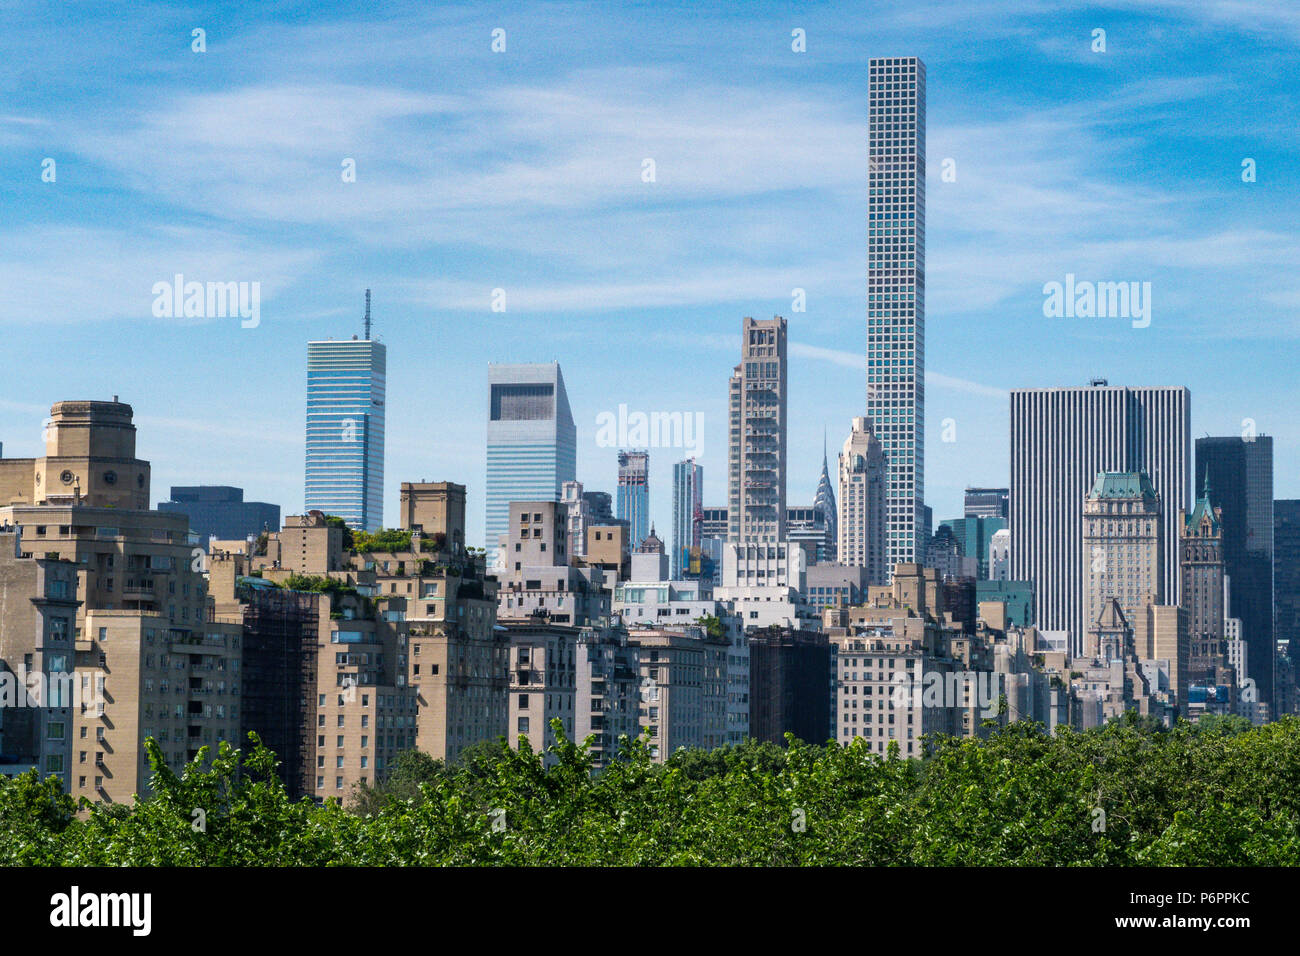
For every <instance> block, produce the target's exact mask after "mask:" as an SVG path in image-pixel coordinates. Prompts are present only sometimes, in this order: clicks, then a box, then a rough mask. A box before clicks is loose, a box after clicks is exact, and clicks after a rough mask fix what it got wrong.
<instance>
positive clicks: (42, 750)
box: [0, 530, 79, 792]
mask: <svg viewBox="0 0 1300 956" xmlns="http://www.w3.org/2000/svg"><path fill="white" fill-rule="evenodd" d="M78 604H79V602H78V600H77V566H76V565H75V564H74V563H73V562H71V561H65V560H51V559H46V558H37V557H31V556H26V557H24V556H23V545H22V537H21V535H19V534H18V533H17V532H15V531H12V530H8V531H0V755H3V757H0V765H2V766H3V768H4V769H3V771H0V772H3V773H4V774H6V775H10V776H12V775H13V774H14V773H22V772H25V771H27V770H30V769H32V768H36V769H37V770H39V771H40V772H41V773H42V774H43V775H45V776H53V777H57V778H59V779H60V781H61V782H62V784H63V788H64V791H65V792H66V791H67V789H68V786H69V779H68V775H69V768H70V764H71V761H70V760H69V750H70V743H71V740H72V736H73V735H72V714H73V709H72V708H73V707H74V706H75V705H76V702H77V701H76V695H75V693H74V692H75V689H76V683H75V674H74V672H73V666H74V661H73V633H74V628H75V624H76V618H77V607H78Z"/></svg>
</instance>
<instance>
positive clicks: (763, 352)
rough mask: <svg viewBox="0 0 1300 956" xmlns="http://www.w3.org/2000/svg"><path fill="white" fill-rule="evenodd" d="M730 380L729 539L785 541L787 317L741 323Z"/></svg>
mask: <svg viewBox="0 0 1300 956" xmlns="http://www.w3.org/2000/svg"><path fill="white" fill-rule="evenodd" d="M741 343H742V344H741V352H740V356H741V361H740V364H739V365H737V366H736V367H735V369H733V370H732V373H731V383H730V392H729V396H730V409H729V415H730V425H731V428H730V436H729V439H728V461H727V488H728V501H727V511H728V525H729V527H728V531H727V538H728V540H731V541H742V542H757V541H771V542H775V541H783V540H785V519H786V513H785V454H786V449H785V439H786V331H785V319H783V318H781V316H779V315H778V316H774V317H773V318H771V319H751V318H749V317H748V316H746V317H745V320H744V321H743V322H742V323H741Z"/></svg>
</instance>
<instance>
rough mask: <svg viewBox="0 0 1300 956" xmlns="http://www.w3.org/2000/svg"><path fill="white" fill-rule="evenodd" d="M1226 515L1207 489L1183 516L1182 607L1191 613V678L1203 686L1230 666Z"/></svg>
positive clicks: (1180, 520)
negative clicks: (1225, 624)
mask: <svg viewBox="0 0 1300 956" xmlns="http://www.w3.org/2000/svg"><path fill="white" fill-rule="evenodd" d="M1221 516H1222V511H1221V510H1220V509H1218V508H1216V507H1214V506H1213V505H1212V504H1211V503H1210V489H1209V488H1203V490H1202V492H1201V496H1200V497H1199V498H1197V499H1196V506H1195V507H1194V508H1193V509H1192V511H1191V513H1190V514H1188V513H1185V512H1180V513H1179V516H1178V517H1179V523H1180V524H1181V526H1182V542H1181V550H1180V552H1179V562H1180V565H1181V569H1182V602H1181V603H1182V606H1183V608H1184V609H1185V610H1186V611H1187V630H1188V639H1189V642H1190V645H1189V649H1188V670H1189V674H1188V677H1189V679H1190V680H1191V681H1192V682H1194V683H1204V682H1205V681H1206V680H1207V679H1211V678H1213V677H1214V676H1215V671H1216V669H1217V668H1219V667H1222V666H1223V665H1224V664H1225V663H1226V660H1227V658H1226V648H1225V646H1224V636H1223V622H1224V619H1225V617H1226V615H1225V613H1224V611H1225V607H1224V597H1225V587H1224V583H1225V582H1224V573H1223V523H1222V520H1221Z"/></svg>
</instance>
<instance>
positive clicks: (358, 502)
mask: <svg viewBox="0 0 1300 956" xmlns="http://www.w3.org/2000/svg"><path fill="white" fill-rule="evenodd" d="M387 370H388V353H387V350H386V349H385V348H384V346H383V344H382V343H380V342H373V341H370V340H369V339H355V338H354V339H352V340H351V341H347V340H344V341H340V342H335V341H327V342H308V343H307V485H306V505H307V510H308V511H312V510H320V511H323V512H325V513H326V514H330V515H337V516H339V517H340V518H342V519H343V520H344V521H346V522H347V524H348V527H350V528H353V529H356V530H360V531H375V530H378V529H379V528H382V527H383V524H384V401H385V377H386V375H387Z"/></svg>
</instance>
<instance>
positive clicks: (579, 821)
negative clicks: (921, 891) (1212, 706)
mask: <svg viewBox="0 0 1300 956" xmlns="http://www.w3.org/2000/svg"><path fill="white" fill-rule="evenodd" d="M552 726H553V729H554V732H555V737H556V740H557V743H556V744H555V745H554V746H553V747H552V748H550V749H549V750H547V751H546V752H545V753H534V752H533V751H532V750H531V749H530V748H529V747H528V744H527V740H526V739H521V742H520V746H519V749H517V750H516V749H511V748H509V747H507V746H505V745H504V742H497V743H494V744H484V745H480V746H478V747H475V748H471V750H470V751H468V752H466V753H464V754H462V755H461V756H460V758H459V759H457V760H456V761H455V763H454V764H452V765H450V766H449V765H445V764H443V763H442V762H441V761H437V760H433V759H432V758H430V757H428V756H427V755H423V754H418V753H414V752H411V753H407V754H403V755H402V756H401V757H400V758H399V759H398V760H397V761H396V763H395V765H394V766H393V767H392V768H391V771H390V774H389V776H388V779H387V780H386V781H385V782H384V783H382V784H380V785H379V786H377V787H375V788H373V789H370V790H363V791H361V792H359V793H358V795H357V799H356V800H355V802H354V804H353V806H352V807H350V808H345V807H343V806H342V805H341V804H340V803H339V802H338V801H330V802H328V803H326V804H324V805H321V806H318V805H315V804H313V803H311V802H310V801H302V802H297V803H294V802H291V801H290V800H289V799H288V797H287V795H286V793H285V790H284V787H283V786H282V785H281V784H280V782H279V780H278V778H277V777H276V776H275V773H274V772H273V771H274V763H275V758H274V756H273V755H272V754H270V752H269V751H267V750H266V749H265V748H264V747H263V746H262V745H261V743H260V741H258V740H257V738H256V737H255V736H252V735H250V736H251V739H252V749H251V752H250V753H249V754H248V755H247V756H246V757H245V756H243V755H242V754H241V752H240V751H237V750H233V749H232V748H231V747H230V746H229V745H228V744H224V743H223V744H222V745H221V747H220V749H219V751H218V754H217V756H216V758H215V759H213V761H212V763H211V766H210V767H206V766H205V763H206V760H207V757H208V748H204V749H203V751H202V752H201V753H200V755H199V757H198V758H197V759H196V760H195V761H194V762H193V763H192V764H190V765H189V766H187V767H186V768H185V769H184V770H183V771H182V772H181V773H180V774H174V773H172V772H171V771H170V770H168V769H167V768H166V767H165V766H164V765H163V764H162V762H161V755H160V753H159V751H158V748H157V746H156V745H155V744H154V743H153V741H152V740H150V741H148V742H147V743H146V749H147V751H148V753H149V757H150V760H151V762H152V764H153V767H154V775H153V779H152V793H151V794H150V795H149V796H148V797H146V798H144V799H142V800H140V801H138V802H136V803H135V804H134V805H133V806H129V807H128V806H94V807H91V806H89V805H88V804H83V806H82V812H81V814H79V815H78V814H74V812H73V811H74V807H73V805H72V802H71V801H70V800H69V798H68V797H67V796H65V795H63V794H62V793H60V792H59V788H58V786H57V785H56V784H54V783H52V782H51V780H44V781H42V780H40V779H39V778H38V776H37V775H36V773H35V772H34V771H33V772H30V773H28V774H25V775H21V776H18V777H15V778H13V779H12V780H0V832H4V833H5V836H6V838H5V840H3V841H0V862H3V863H6V864H10V865H42V864H45V865H73V866H120V865H150V866H188V865H222V866H266V865H293V866H319V865H348V864H353V865H378V866H387V865H420V866H425V865H452V866H459V865H594V866H600V865H632V866H644V865H654V866H658V865H705V864H721V865H742V866H751V865H755V866H756V865H1028V866H1069V865H1103V864H1104V865H1157V866H1170V865H1177V866H1182V865H1300V788H1297V787H1296V786H1295V784H1296V781H1297V780H1300V719H1297V718H1295V717H1287V718H1284V719H1282V720H1280V721H1278V722H1276V723H1273V724H1269V725H1267V726H1264V727H1245V726H1242V725H1241V724H1240V723H1239V722H1235V721H1229V720H1224V721H1207V722H1204V723H1202V724H1201V725H1199V726H1193V725H1189V724H1185V723H1183V724H1179V725H1178V726H1177V727H1175V728H1174V729H1172V730H1166V729H1163V728H1158V727H1155V726H1152V725H1151V724H1150V723H1149V722H1147V721H1143V720H1140V719H1127V720H1119V721H1114V722H1112V723H1111V724H1110V725H1108V726H1106V727H1103V728H1097V729H1094V730H1089V731H1086V732H1081V733H1080V732H1075V731H1072V730H1068V729H1062V730H1061V731H1059V732H1058V733H1057V734H1056V735H1055V736H1052V735H1049V734H1047V733H1045V732H1044V731H1043V730H1042V728H1041V727H1039V726H1037V725H1033V724H1028V723H1016V724H1012V725H1010V726H1008V727H1006V728H1005V729H1002V730H998V731H996V732H994V733H993V734H992V735H991V736H990V737H989V738H988V739H986V740H976V739H954V738H943V737H939V738H929V739H928V740H927V743H928V745H929V746H928V756H927V757H926V758H925V759H923V760H920V759H901V758H899V757H898V755H897V751H896V749H895V750H894V752H893V753H891V754H890V755H889V756H887V757H884V758H882V757H880V756H877V755H875V754H873V753H871V752H870V751H869V749H868V748H867V746H866V745H865V743H864V742H855V743H854V744H852V745H850V746H847V747H841V746H836V745H830V746H809V745H806V744H802V743H799V742H797V741H794V740H793V739H790V740H788V741H787V743H788V746H787V747H784V748H782V747H778V746H775V745H773V744H769V743H758V742H754V741H750V742H749V743H746V744H744V745H741V746H736V747H724V748H722V749H719V750H715V751H713V752H710V753H704V752H700V751H679V752H678V753H675V754H674V755H672V756H671V757H670V758H668V759H667V761H666V762H665V763H664V764H662V765H660V764H656V763H654V762H653V761H652V760H651V759H650V751H649V749H648V745H647V742H646V741H645V740H644V739H638V740H629V739H627V738H624V739H623V740H622V741H620V744H621V748H622V752H621V759H620V760H617V761H615V762H614V763H613V764H612V765H611V766H609V767H608V768H606V769H604V770H603V771H602V772H600V773H594V772H593V770H592V758H591V756H590V754H589V753H588V751H587V749H586V747H585V746H584V745H580V744H576V743H573V742H571V741H569V740H567V739H566V738H565V736H564V734H563V730H562V727H561V725H560V724H559V723H558V722H556V723H555V724H553V725H552ZM196 810H202V811H203V814H202V819H203V822H204V826H203V827H202V828H201V829H200V828H198V827H197V826H196V820H197V819H198V816H197V815H196V814H195V811H196Z"/></svg>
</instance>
